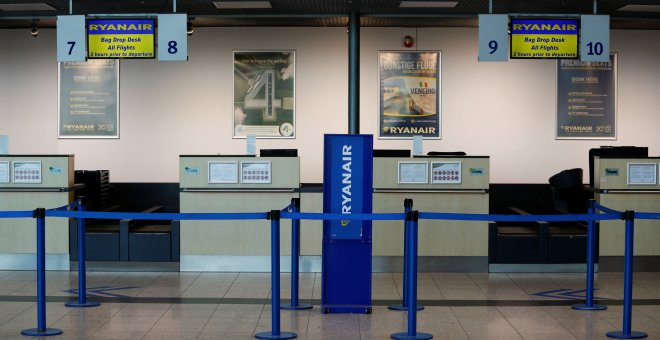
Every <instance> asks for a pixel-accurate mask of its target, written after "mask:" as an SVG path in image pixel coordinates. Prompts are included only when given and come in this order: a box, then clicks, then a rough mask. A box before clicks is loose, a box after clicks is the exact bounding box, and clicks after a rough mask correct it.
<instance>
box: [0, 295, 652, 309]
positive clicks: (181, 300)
mask: <svg viewBox="0 0 660 340" xmlns="http://www.w3.org/2000/svg"><path fill="white" fill-rule="evenodd" d="M87 299H88V300H90V301H97V302H102V303H170V304H211V305H214V304H224V305H267V304H270V299H251V298H192V297H190V298H187V297H178V298H176V297H100V296H99V297H97V296H88V297H87ZM36 300H37V298H36V297H35V296H12V295H5V296H0V302H36ZM76 300H77V298H75V297H70V296H48V297H46V301H47V302H62V303H64V302H67V301H76ZM281 302H282V303H288V302H290V301H289V300H286V299H282V300H281ZM300 302H301V303H311V304H312V305H315V306H318V305H320V304H321V300H318V299H313V300H310V299H300ZM578 302H580V300H419V302H418V303H419V304H422V305H424V306H430V307H434V306H438V307H485V306H502V307H507V306H511V307H550V306H570V305H572V304H575V303H578ZM396 303H401V301H400V300H373V301H372V305H373V306H389V305H392V304H396ZM597 303H598V304H603V305H608V306H621V305H623V300H598V302H597ZM657 305H660V299H636V300H633V306H657Z"/></svg>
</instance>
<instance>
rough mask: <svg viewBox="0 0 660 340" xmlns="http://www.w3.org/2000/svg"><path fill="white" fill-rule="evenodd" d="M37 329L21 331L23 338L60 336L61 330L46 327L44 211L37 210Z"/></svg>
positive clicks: (42, 209) (35, 215) (35, 212)
mask: <svg viewBox="0 0 660 340" xmlns="http://www.w3.org/2000/svg"><path fill="white" fill-rule="evenodd" d="M33 217H34V218H36V219H37V254H36V255H37V328H30V329H25V330H22V331H21V334H22V335H25V336H51V335H58V334H62V330H61V329H57V328H47V327H46V209H44V208H37V209H36V210H35V211H34V214H33Z"/></svg>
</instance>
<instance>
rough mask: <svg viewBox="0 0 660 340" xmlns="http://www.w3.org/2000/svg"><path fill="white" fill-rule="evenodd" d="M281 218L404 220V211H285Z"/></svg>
mask: <svg viewBox="0 0 660 340" xmlns="http://www.w3.org/2000/svg"><path fill="white" fill-rule="evenodd" d="M280 218H290V219H299V220H326V221H341V220H345V221H403V220H405V219H406V214H404V213H374V214H325V213H298V212H283V213H282V215H281V216H280Z"/></svg>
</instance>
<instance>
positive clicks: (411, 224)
mask: <svg viewBox="0 0 660 340" xmlns="http://www.w3.org/2000/svg"><path fill="white" fill-rule="evenodd" d="M411 206H412V205H411ZM299 207H300V204H299V201H293V200H292V202H291V204H290V205H289V206H287V207H285V208H284V209H281V210H272V211H270V212H249V213H130V212H93V211H85V210H84V205H82V204H81V201H80V200H76V201H75V202H73V203H71V204H68V205H65V206H62V207H58V208H54V209H48V210H46V209H44V208H37V209H35V210H34V211H4V212H0V219H9V218H14V219H15V218H35V219H36V221H37V223H36V224H37V254H36V255H37V256H36V257H37V328H33V329H26V330H23V331H22V332H21V334H23V335H28V336H48V335H57V334H61V333H62V331H61V330H59V329H55V328H47V327H46V302H45V301H46V298H45V289H46V274H45V268H46V266H45V255H46V247H45V225H46V223H45V219H46V217H61V218H76V219H78V233H79V240H81V241H82V242H80V241H79V242H78V243H79V248H78V250H79V261H78V262H79V267H78V269H79V274H78V275H79V292H78V295H79V296H78V302H77V303H76V302H70V303H67V305H68V306H71V307H91V306H96V305H98V304H97V303H95V302H88V301H86V299H85V295H86V294H85V266H84V262H85V261H84V254H85V251H84V239H85V237H84V232H85V228H84V220H85V219H90V218H93V219H134V220H270V221H271V234H272V235H271V243H272V244H271V271H272V273H271V278H272V283H271V284H272V289H273V293H272V294H271V296H272V314H273V315H272V329H271V332H262V333H257V335H256V336H257V337H258V338H263V339H285V338H288V339H292V338H295V337H296V336H297V335H296V334H295V333H292V332H281V331H280V299H279V272H280V263H279V262H280V259H279V258H280V256H279V255H280V254H279V250H280V249H279V241H280V239H279V229H280V220H281V219H291V220H292V238H293V240H292V273H291V281H292V287H291V288H292V291H291V294H292V295H291V303H290V304H288V305H286V306H282V308H287V309H305V308H311V306H309V307H308V306H307V305H306V304H299V303H298V275H299V273H298V256H299V255H300V224H299V221H300V220H317V221H318V220H353V221H364V220H371V221H404V226H405V228H406V232H405V235H404V239H405V241H406V247H405V248H406V254H405V256H404V257H405V258H406V260H405V261H404V272H405V275H404V280H405V281H406V282H405V284H404V285H405V287H406V288H405V289H406V294H404V295H405V297H404V301H403V303H402V306H405V307H407V308H406V309H407V311H408V332H407V333H395V334H392V337H393V338H401V339H404V338H405V339H430V338H431V337H432V335H431V334H428V333H421V332H420V333H418V332H417V330H416V321H417V319H416V318H417V317H416V313H417V310H418V307H417V302H416V300H417V265H416V264H417V227H418V221H419V220H453V221H484V222H537V221H545V222H575V221H586V222H587V223H588V235H587V282H586V287H587V288H586V292H587V296H586V301H585V303H584V304H580V305H574V306H572V307H573V308H574V309H578V310H598V309H605V308H606V307H605V306H601V305H594V304H593V281H594V279H593V271H594V259H595V257H596V254H594V251H595V239H596V238H595V232H596V231H595V229H596V225H595V222H596V221H608V220H624V221H625V228H626V237H625V256H624V308H623V329H622V331H616V332H608V333H607V336H608V337H612V338H618V339H639V338H644V337H646V336H647V334H646V333H644V332H635V331H631V324H632V322H631V318H632V280H633V268H632V264H633V242H634V240H633V237H634V222H635V219H648V220H660V213H653V212H634V211H624V212H621V211H616V210H613V209H610V208H607V207H604V206H602V205H600V204H597V203H596V202H595V201H590V204H589V210H588V213H587V214H567V215H503V214H499V215H498V214H458V213H438V212H418V211H414V210H410V209H407V210H406V212H405V213H372V214H336V213H334V214H326V213H309V212H299ZM73 209H77V210H73ZM597 211H601V212H603V213H597ZM81 243H82V244H81ZM294 277H295V278H294Z"/></svg>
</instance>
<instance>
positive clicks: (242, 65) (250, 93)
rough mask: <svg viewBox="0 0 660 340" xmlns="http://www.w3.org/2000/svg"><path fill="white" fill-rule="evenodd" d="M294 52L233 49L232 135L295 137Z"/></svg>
mask: <svg viewBox="0 0 660 340" xmlns="http://www.w3.org/2000/svg"><path fill="white" fill-rule="evenodd" d="M295 60H296V53H295V51H290V50H287V51H234V138H245V137H247V136H249V135H253V136H256V137H257V138H295V132H296V131H295V127H296V123H295V120H296V111H295V104H296V95H295V88H296V84H295V74H296V72H295V70H296V61H295Z"/></svg>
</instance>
